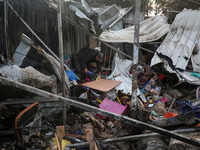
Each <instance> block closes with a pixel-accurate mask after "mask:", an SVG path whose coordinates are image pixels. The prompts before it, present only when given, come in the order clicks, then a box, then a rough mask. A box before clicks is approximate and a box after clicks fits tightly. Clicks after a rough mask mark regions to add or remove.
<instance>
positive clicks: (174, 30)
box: [151, 9, 200, 70]
mask: <svg viewBox="0 0 200 150" xmlns="http://www.w3.org/2000/svg"><path fill="white" fill-rule="evenodd" d="M199 30H200V11H198V10H188V9H184V10H183V11H182V12H181V13H179V14H178V15H177V16H176V18H175V20H174V22H173V24H172V25H171V30H170V31H169V32H168V34H167V36H166V38H165V40H164V41H163V43H162V44H161V45H160V47H159V48H158V50H157V52H158V53H159V54H162V55H164V56H167V57H168V58H171V60H172V64H173V65H174V67H175V68H180V69H183V70H185V69H186V66H187V64H188V62H189V60H190V58H191V55H192V52H193V49H194V46H195V44H196V43H197V41H198V40H199V39H198V37H199V34H200V32H199ZM156 57H159V56H158V55H154V57H153V58H152V61H151V66H153V65H155V64H157V63H160V62H162V60H161V59H158V58H156ZM195 60H197V58H196V56H195ZM197 61H198V60H197ZM198 64H199V63H198Z"/></svg>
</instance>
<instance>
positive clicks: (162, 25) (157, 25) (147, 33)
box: [99, 16, 170, 43]
mask: <svg viewBox="0 0 200 150" xmlns="http://www.w3.org/2000/svg"><path fill="white" fill-rule="evenodd" d="M167 19H168V18H167V17H165V16H154V17H151V18H148V19H146V20H144V21H142V22H141V23H140V37H139V40H140V41H139V42H140V43H146V42H151V41H156V40H158V39H159V38H161V37H162V36H163V35H165V34H166V33H167V32H168V31H169V30H170V24H168V23H167ZM99 39H100V40H102V41H105V42H110V43H112V42H114V43H133V42H134V40H133V39H134V26H131V27H128V28H125V29H122V30H118V31H111V30H110V31H104V32H103V33H102V34H101V35H100V37H99Z"/></svg>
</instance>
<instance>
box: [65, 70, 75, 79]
mask: <svg viewBox="0 0 200 150" xmlns="http://www.w3.org/2000/svg"><path fill="white" fill-rule="evenodd" d="M66 73H67V76H68V78H69V81H73V80H75V81H77V78H76V76H75V74H74V72H73V71H70V70H67V71H66Z"/></svg>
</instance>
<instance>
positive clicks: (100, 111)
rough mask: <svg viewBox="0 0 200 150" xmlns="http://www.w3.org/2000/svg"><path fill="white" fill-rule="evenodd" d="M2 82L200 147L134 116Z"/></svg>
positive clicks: (189, 139)
mask: <svg viewBox="0 0 200 150" xmlns="http://www.w3.org/2000/svg"><path fill="white" fill-rule="evenodd" d="M1 84H2V85H8V86H12V87H16V88H19V89H22V90H25V91H28V92H31V93H34V94H37V95H40V96H43V97H46V98H49V99H52V100H58V101H61V102H64V103H66V104H68V105H71V106H74V107H78V108H80V109H83V110H86V111H91V112H95V113H98V114H100V115H103V116H107V117H109V118H113V119H116V120H119V121H120V122H123V123H127V124H130V125H133V126H137V127H139V128H143V129H146V130H151V131H153V132H157V133H160V134H162V135H164V136H167V137H169V138H174V139H177V140H179V141H183V142H185V143H188V144H191V145H194V146H196V147H200V142H199V141H197V140H195V139H191V138H188V137H185V136H182V135H179V134H176V133H173V132H171V131H168V130H166V129H163V128H160V127H156V126H154V125H151V124H148V123H145V122H142V121H139V120H136V119H132V118H129V117H126V116H123V115H119V114H116V113H113V112H110V111H106V110H103V109H100V108H97V107H94V106H91V105H88V104H84V103H81V102H77V101H74V100H72V99H69V98H65V97H61V96H58V95H55V94H52V93H49V92H47V91H43V90H40V89H37V88H35V87H31V86H28V85H25V84H23V83H19V82H16V81H13V80H10V79H6V78H3V77H0V85H1Z"/></svg>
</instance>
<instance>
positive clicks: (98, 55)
mask: <svg viewBox="0 0 200 150" xmlns="http://www.w3.org/2000/svg"><path fill="white" fill-rule="evenodd" d="M96 60H97V61H99V62H102V61H103V53H102V52H98V53H97V55H96Z"/></svg>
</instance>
